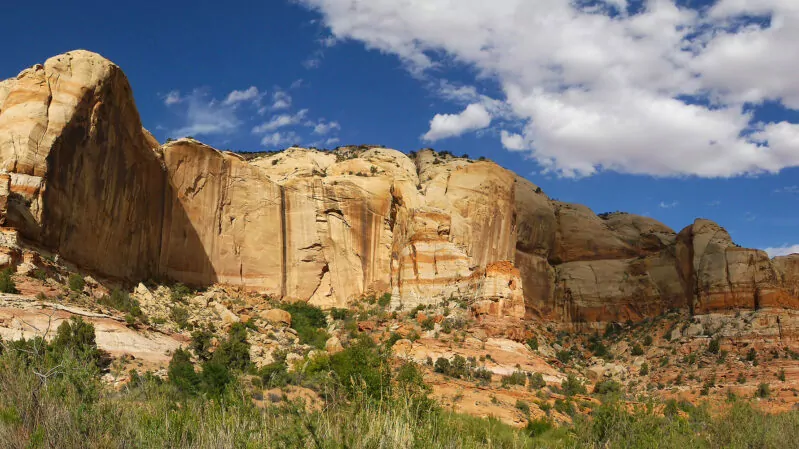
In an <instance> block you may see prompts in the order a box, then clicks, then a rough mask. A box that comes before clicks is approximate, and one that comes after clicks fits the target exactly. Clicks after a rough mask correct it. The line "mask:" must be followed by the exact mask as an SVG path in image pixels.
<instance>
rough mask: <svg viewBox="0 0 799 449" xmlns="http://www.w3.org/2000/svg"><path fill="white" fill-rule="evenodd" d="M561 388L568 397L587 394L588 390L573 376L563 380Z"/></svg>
mask: <svg viewBox="0 0 799 449" xmlns="http://www.w3.org/2000/svg"><path fill="white" fill-rule="evenodd" d="M560 388H561V389H562V390H563V394H565V395H566V396H574V395H575V394H585V393H586V391H587V390H586V388H585V385H583V383H582V382H580V380H579V379H577V378H576V377H574V375H573V374H569V375H568V376H566V379H564V380H563V382H561V384H560Z"/></svg>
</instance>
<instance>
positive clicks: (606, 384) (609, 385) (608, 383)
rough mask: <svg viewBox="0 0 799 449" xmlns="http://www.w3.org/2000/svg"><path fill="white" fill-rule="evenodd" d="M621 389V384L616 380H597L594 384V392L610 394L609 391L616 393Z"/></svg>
mask: <svg viewBox="0 0 799 449" xmlns="http://www.w3.org/2000/svg"><path fill="white" fill-rule="evenodd" d="M620 391H621V384H620V383H618V382H616V381H615V380H610V379H609V380H603V381H601V382H597V384H596V385H595V386H594V394H601V395H606V394H611V393H618V392H620Z"/></svg>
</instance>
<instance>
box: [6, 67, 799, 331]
mask: <svg viewBox="0 0 799 449" xmlns="http://www.w3.org/2000/svg"><path fill="white" fill-rule="evenodd" d="M0 224H2V225H3V226H6V227H7V228H9V229H14V230H16V232H18V233H19V234H20V235H21V237H22V238H23V239H25V240H26V241H27V242H29V243H32V244H34V245H39V246H42V247H45V248H47V249H48V250H50V251H53V252H56V253H58V254H60V256H62V257H64V258H65V259H68V260H70V261H72V262H75V263H76V264H78V265H80V266H82V267H84V268H87V269H91V270H96V271H98V272H101V273H102V274H105V275H109V276H114V277H118V278H123V279H128V280H131V281H134V280H141V279H146V278H149V277H163V278H171V279H174V280H177V281H181V282H184V283H188V284H195V285H207V284H212V283H222V284H229V285H234V286H240V287H243V288H247V289H252V290H255V291H258V292H260V293H262V294H265V295H270V296H272V297H276V298H281V299H283V300H287V301H310V302H311V303H314V304H317V305H320V306H325V307H333V306H344V305H346V304H347V303H348V302H349V301H351V300H356V299H358V298H361V297H363V296H365V295H381V294H383V293H390V294H391V295H392V307H397V306H402V307H406V308H408V307H414V306H416V305H419V304H433V303H440V302H442V301H448V300H451V299H456V300H458V301H459V302H462V303H463V302H465V303H467V304H469V305H470V306H471V309H472V311H473V312H474V313H475V314H477V315H479V316H490V317H494V318H495V317H511V318H523V317H532V316H538V317H541V318H548V319H554V320H559V321H565V322H576V323H594V322H608V321H626V320H640V319H643V318H646V317H649V316H653V315H656V314H659V313H662V312H664V311H666V310H668V309H672V308H690V309H691V310H693V311H696V312H707V311H713V310H723V309H729V308H760V307H797V306H799V300H797V293H799V262H796V259H795V258H790V257H789V258H780V259H777V260H775V261H771V260H769V258H768V256H767V255H766V254H765V253H764V252H762V251H757V250H748V249H743V248H738V247H737V246H736V245H735V244H734V243H733V242H732V240H731V239H730V236H729V234H727V233H726V231H724V230H723V229H722V228H721V227H720V226H718V225H717V224H715V223H712V222H709V221H707V220H697V222H695V223H694V224H693V225H691V226H689V227H687V228H686V229H684V230H683V231H682V232H680V233H679V234H677V233H675V232H674V231H673V230H671V229H669V228H668V227H667V226H665V225H663V224H661V223H659V222H657V221H655V220H653V219H651V218H647V217H641V216H636V215H630V214H624V213H613V214H602V215H600V216H598V215H596V214H595V213H594V212H592V211H591V210H590V209H589V208H587V207H585V206H581V205H577V204H568V203H562V202H559V201H554V200H551V199H550V198H548V197H547V195H546V194H545V193H544V192H543V191H542V190H541V188H539V187H538V186H536V185H534V184H532V183H531V182H530V181H528V180H525V179H523V178H520V177H519V176H516V175H514V174H513V173H512V172H510V171H508V170H505V169H503V168H502V167H500V166H498V165H496V164H494V163H493V162H489V161H474V160H470V159H468V158H465V157H463V158H459V157H454V156H452V155H451V154H449V153H437V152H435V151H432V150H423V151H420V152H419V153H412V154H411V155H406V154H403V153H401V152H399V151H395V150H391V149H385V148H380V147H371V146H361V147H342V148H338V149H336V150H333V151H318V150H315V149H303V148H290V149H288V150H285V151H282V152H279V153H272V154H266V155H261V156H258V157H249V156H248V157H246V158H245V157H243V156H242V155H240V154H235V153H230V152H223V151H219V150H216V149H214V148H211V147H209V146H207V145H204V144H202V143H200V142H198V141H196V140H194V139H190V138H187V139H180V140H178V141H173V142H169V143H167V144H165V145H163V146H161V145H159V144H158V143H157V142H156V141H155V139H154V138H153V137H152V136H151V135H150V134H149V133H148V132H147V131H146V130H144V129H142V126H141V121H140V119H139V116H138V112H137V111H136V107H135V104H134V101H133V97H132V93H131V88H130V86H129V84H128V82H127V80H126V78H125V76H124V74H123V73H122V71H121V70H120V69H119V68H118V67H117V66H116V65H114V64H113V63H111V62H109V61H107V60H106V59H104V58H102V57H101V56H99V55H96V54H94V53H90V52H86V51H75V52H70V53H67V54H65V55H61V56H57V57H55V58H52V59H50V60H48V61H47V62H46V63H45V64H44V65H43V66H36V67H33V68H31V69H28V70H25V71H23V72H22V73H21V74H20V75H19V76H18V77H17V78H16V79H12V80H7V81H3V82H0ZM4 232H7V231H4ZM9 257H11V256H9Z"/></svg>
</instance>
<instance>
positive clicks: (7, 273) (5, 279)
mask: <svg viewBox="0 0 799 449" xmlns="http://www.w3.org/2000/svg"><path fill="white" fill-rule="evenodd" d="M12 274H14V272H13V271H12V270H11V268H6V269H5V270H3V271H0V292H2V293H12V294H16V293H19V291H18V290H17V284H15V283H14V279H13V278H12V277H11V275H12Z"/></svg>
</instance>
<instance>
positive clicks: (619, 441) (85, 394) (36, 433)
mask: <svg viewBox="0 0 799 449" xmlns="http://www.w3.org/2000/svg"><path fill="white" fill-rule="evenodd" d="M197 335H200V334H197ZM202 335H204V334H202ZM246 337H247V329H246V327H244V326H234V327H233V328H232V329H231V331H230V332H229V333H228V335H227V338H226V339H225V341H223V342H222V343H221V344H220V346H219V347H218V348H217V350H216V351H214V353H213V355H212V356H211V358H210V359H209V360H206V361H204V362H201V363H200V364H199V367H198V366H197V364H194V363H193V362H192V357H191V354H190V353H189V352H188V351H185V350H182V349H181V350H177V351H175V353H174V354H173V358H172V361H171V362H170V364H169V369H168V381H166V382H165V381H163V380H161V379H159V378H158V377H156V376H154V375H152V374H150V373H144V374H139V373H137V372H136V371H131V373H130V378H131V381H130V382H129V383H128V384H127V386H125V387H123V388H122V389H121V390H120V391H116V390H114V389H111V388H108V387H104V386H103V383H102V382H101V380H100V376H101V374H102V373H103V370H104V369H106V366H107V365H106V364H105V362H104V360H105V358H104V356H103V354H102V352H101V351H99V350H98V349H97V346H96V344H95V337H94V328H93V327H92V325H91V324H88V323H86V322H84V321H82V320H80V319H77V318H76V319H72V320H70V321H68V322H64V323H62V324H61V326H59V328H58V330H57V331H56V336H55V338H54V339H53V341H52V342H51V343H49V344H48V343H46V342H44V341H43V340H42V339H40V338H37V339H32V340H19V341H13V342H3V344H2V346H1V347H2V351H1V352H0V392H2V393H1V394H0V446H2V447H10V448H16V447H20V448H22V447H26V448H40V447H58V448H67V449H69V448H85V447H90V448H100V447H102V448H125V447H143V448H154V447H171V448H234V447H259V448H261V447H263V448H294V447H311V448H344V447H348V448H371V447H398V448H427V447H442V448H455V447H458V448H467V449H468V448H508V449H510V448H544V447H546V448H605V447H607V448H650V447H659V448H679V449H685V448H695V447H696V448H714V449H715V448H719V449H720V448H732V449H739V448H741V449H743V448H769V449H770V448H783V447H796V446H797V444H796V443H794V442H793V440H791V439H790V438H789V436H790V435H794V434H796V433H797V432H799V412H797V411H791V412H788V413H784V414H779V415H770V414H765V413H763V412H761V411H758V410H756V409H754V408H753V407H752V406H751V405H750V404H749V403H747V402H745V401H743V400H741V399H737V398H735V397H734V396H731V397H730V403H729V406H728V407H727V408H725V410H724V411H723V412H722V413H721V414H720V415H718V416H714V415H711V414H710V413H709V412H708V410H707V409H706V408H705V407H694V406H691V405H690V404H687V403H678V402H676V401H673V400H672V401H669V402H667V403H666V404H665V406H663V405H660V404H658V403H656V402H653V401H650V402H644V403H639V404H638V405H635V406H633V407H632V408H631V407H630V405H629V404H628V403H623V402H617V401H616V400H615V399H613V397H612V395H609V396H607V397H606V402H605V403H604V404H602V405H600V406H596V407H593V411H592V412H590V415H589V416H581V415H579V414H577V413H576V410H577V408H578V407H580V408H581V409H582V410H583V411H584V410H585V405H584V404H583V403H580V404H576V403H575V402H574V401H572V400H569V399H566V400H562V399H558V400H556V402H555V407H554V409H555V410H556V411H558V412H561V413H565V414H568V415H572V416H574V424H573V425H562V426H561V427H558V428H556V427H554V424H553V423H552V421H551V420H549V419H535V420H531V421H529V422H528V423H527V426H526V427H524V428H522V429H515V428H513V427H511V426H508V425H505V424H502V423H501V422H499V421H498V420H496V419H481V418H475V417H470V416H465V415H460V414H457V413H453V412H451V411H449V410H446V409H442V408H441V407H438V406H436V404H435V403H434V402H433V401H431V400H430V399H429V398H428V396H427V394H428V391H429V389H428V388H427V387H426V386H425V385H424V383H423V382H422V376H421V373H420V371H419V369H418V367H417V366H416V365H414V364H412V363H406V364H403V365H401V366H398V367H395V368H392V367H391V364H390V363H388V358H387V355H386V353H385V352H384V351H383V349H382V348H381V347H380V346H376V345H374V343H372V342H371V341H370V340H369V339H367V338H358V339H356V340H355V341H354V342H353V343H352V344H351V345H350V346H349V347H348V348H346V349H345V350H344V351H343V352H341V353H339V354H336V355H333V356H327V355H322V356H320V357H319V358H318V359H313V360H308V361H307V362H305V364H304V366H303V367H301V368H299V369H295V370H294V371H291V372H290V373H289V372H288V371H287V370H286V369H285V368H286V365H285V358H282V359H281V357H280V356H279V355H278V357H276V359H277V360H276V362H275V364H273V365H275V366H272V367H270V368H269V369H262V370H260V371H259V376H258V378H259V379H262V378H265V377H267V376H268V377H269V378H270V379H275V378H276V377H280V376H284V380H285V381H286V383H296V384H300V385H304V386H307V387H309V388H313V389H315V390H316V391H317V392H319V393H320V394H322V397H323V398H324V399H323V400H324V401H325V406H324V407H321V408H314V409H310V408H306V407H305V406H304V405H303V404H302V403H301V402H297V401H290V400H287V399H285V398H283V397H280V395H278V396H271V395H270V400H269V401H265V402H264V403H263V404H262V405H257V404H256V403H255V402H254V401H253V398H254V397H262V396H260V395H261V391H262V390H260V389H259V388H258V387H257V386H255V384H256V382H254V381H253V379H252V378H253V376H252V375H250V374H247V373H250V372H252V371H251V367H250V364H249V361H248V359H247V358H246V357H245V356H244V354H245V350H247V349H248V347H247V341H246ZM202 338H205V337H204V336H202ZM203 346H204V345H200V347H203ZM193 350H194V349H193ZM198 368H199V369H198ZM255 380H258V379H255ZM567 382H568V383H576V384H579V382H578V381H576V379H574V380H568V379H567ZM264 386H266V384H264ZM580 386H582V384H580ZM761 387H762V386H761ZM571 388H572V387H569V386H568V385H564V391H565V390H567V389H571ZM583 388H584V387H583ZM597 389H599V390H601V391H603V392H605V393H612V392H615V391H616V387H615V385H614V384H612V383H603V384H602V386H601V387H600V386H598V388H597ZM765 389H766V391H768V389H767V386H766V388H765ZM516 408H517V409H518V410H520V411H521V412H522V413H524V414H527V413H530V412H531V408H532V406H531V404H529V403H527V402H525V401H522V400H519V401H517V402H516Z"/></svg>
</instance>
